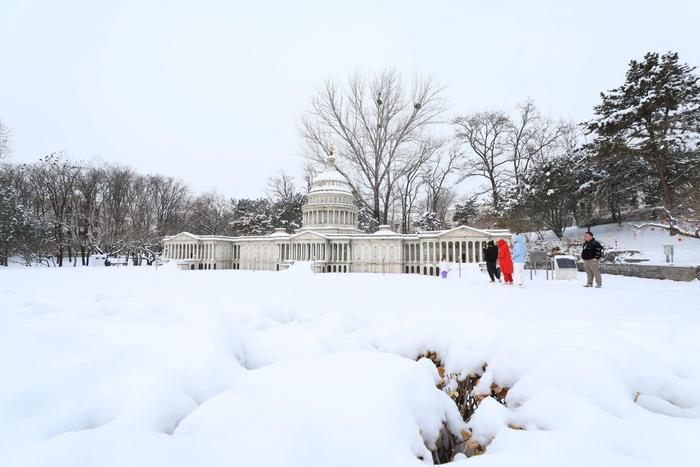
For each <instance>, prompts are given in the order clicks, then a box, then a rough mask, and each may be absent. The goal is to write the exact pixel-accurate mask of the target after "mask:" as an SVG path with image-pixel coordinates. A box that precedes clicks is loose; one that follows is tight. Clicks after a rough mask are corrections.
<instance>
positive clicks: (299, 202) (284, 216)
mask: <svg viewBox="0 0 700 467" xmlns="http://www.w3.org/2000/svg"><path fill="white" fill-rule="evenodd" d="M304 204H306V196H305V195H302V194H301V193H296V194H294V195H290V196H288V197H285V198H281V199H279V200H278V201H276V202H275V203H274V204H273V205H272V213H273V214H272V225H273V227H277V228H284V229H285V230H286V231H287V233H290V234H291V233H294V231H295V230H296V229H298V228H300V227H301V226H302V211H301V208H302V206H304Z"/></svg>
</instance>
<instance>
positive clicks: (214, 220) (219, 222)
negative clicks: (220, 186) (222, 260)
mask: <svg viewBox="0 0 700 467" xmlns="http://www.w3.org/2000/svg"><path fill="white" fill-rule="evenodd" d="M193 211H194V214H193V223H194V225H195V226H196V227H197V231H199V232H202V233H203V234H206V235H221V234H223V233H225V229H226V227H227V226H228V225H229V223H230V221H231V220H232V212H233V207H232V205H231V202H230V201H229V200H227V199H226V198H224V197H223V196H222V195H221V194H220V193H218V192H216V191H210V192H208V193H204V194H203V195H200V196H198V197H197V198H195V200H194V202H193Z"/></svg>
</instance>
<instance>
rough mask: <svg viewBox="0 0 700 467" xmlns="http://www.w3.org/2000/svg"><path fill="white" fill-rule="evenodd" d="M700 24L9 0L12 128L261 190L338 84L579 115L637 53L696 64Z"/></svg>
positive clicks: (315, 4)
mask: <svg viewBox="0 0 700 467" xmlns="http://www.w3.org/2000/svg"><path fill="white" fill-rule="evenodd" d="M380 3H381V4H380ZM534 5H536V6H534ZM699 20H700V2H697V1H693V0H687V1H667V0H665V1H656V2H651V1H614V2H613V1H591V0H587V1H579V2H574V1H563V0H560V1H556V2H554V1H552V2H549V1H547V2H545V1H540V2H536V1H530V2H520V1H490V2H486V1H461V2H460V1H438V0H432V1H428V0H424V1H407V0H403V1H386V2H379V1H363V0H346V1H344V2H331V1H329V0H326V1H306V2H292V1H284V2H282V1H279V2H263V1H260V2H254V1H246V2H236V1H224V0H197V1H188V2H185V1H174V0H167V1H165V0H164V1H149V0H138V1H136V0H135V1H118V0H112V1H99V0H90V1H75V0H61V1H53V0H43V1H39V0H37V1H30V0H24V1H23V0H0V120H2V121H3V122H4V124H5V125H6V126H7V127H9V129H10V130H11V140H12V148H13V154H12V160H14V161H32V160H36V159H37V158H38V157H39V156H40V155H43V154H47V153H50V152H53V151H57V150H65V151H67V152H68V153H69V154H70V155H71V156H72V157H74V158H78V159H90V158H93V157H99V158H101V159H104V160H107V161H117V162H121V163H124V164H128V165H131V166H133V167H134V168H136V169H137V170H139V171H141V172H144V173H155V172H157V173H163V174H166V175H171V176H175V177H178V178H181V179H183V180H184V181H186V182H187V183H188V184H189V185H190V186H192V187H193V188H194V189H195V190H198V191H204V190H207V189H210V188H217V189H219V190H220V191H221V192H223V193H225V194H227V195H230V196H237V197H240V196H257V195H260V194H261V193H262V190H263V189H264V187H265V183H266V180H267V177H268V176H269V175H270V174H272V173H274V172H275V171H276V170H278V169H285V170H288V171H290V172H292V173H295V174H298V173H299V172H300V171H299V167H300V164H301V159H300V157H299V148H300V144H299V138H298V133H297V128H298V122H299V118H300V115H301V113H302V112H303V110H304V109H305V108H307V106H308V102H309V99H310V97H311V95H312V94H313V92H314V90H315V89H317V88H318V87H319V86H320V85H321V84H322V83H323V81H324V80H326V79H327V78H337V79H345V78H346V77H347V76H348V75H349V74H350V73H353V72H356V71H359V72H362V73H368V72H376V71H380V70H382V69H383V68H385V67H388V66H395V67H397V68H398V69H399V70H401V71H402V72H404V73H405V74H406V75H407V76H408V77H410V76H413V75H415V74H429V75H431V76H433V77H434V78H435V79H437V80H438V81H440V82H441V83H442V84H444V85H445V86H446V87H447V94H446V96H447V98H448V101H449V105H450V110H449V112H450V115H454V114H457V113H468V112H473V111H478V110H484V109H503V110H511V109H512V108H513V107H514V106H515V105H516V104H517V103H518V102H520V101H522V100H524V99H525V98H527V97H528V96H530V97H532V98H534V99H535V101H536V103H537V104H538V106H539V107H540V108H542V109H543V110H544V111H545V112H546V113H549V114H551V115H553V116H562V117H565V118H571V119H574V120H577V121H580V120H584V119H587V118H589V117H590V116H591V111H592V107H593V105H595V104H596V103H597V101H598V94H599V92H600V91H602V90H606V89H610V88H612V87H616V86H618V85H620V84H621V83H622V81H623V79H624V73H625V70H626V67H627V63H628V61H629V60H630V59H632V58H641V57H642V56H643V55H644V53H645V52H647V51H659V52H664V51H667V50H674V51H677V52H679V53H680V56H681V60H682V61H685V62H688V63H690V64H691V65H700V32H698V31H699V30H698V21H699Z"/></svg>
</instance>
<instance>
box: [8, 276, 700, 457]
mask: <svg viewBox="0 0 700 467" xmlns="http://www.w3.org/2000/svg"><path fill="white" fill-rule="evenodd" d="M580 277H581V276H580ZM604 281H605V285H604V288H603V289H584V288H582V287H581V285H582V282H581V281H578V282H553V281H545V280H544V275H542V274H540V275H539V276H538V277H537V280H535V281H532V282H528V283H527V287H526V288H525V289H519V288H517V287H507V286H502V285H499V284H490V283H488V282H487V280H486V278H485V276H483V275H481V274H480V273H478V272H476V271H475V270H473V269H472V270H468V269H465V270H463V274H462V278H461V279H458V278H457V274H456V271H452V272H451V273H450V277H449V278H448V279H447V280H441V279H438V278H433V277H423V276H408V275H386V276H382V275H368V274H324V275H314V274H311V273H308V272H307V271H305V270H304V269H303V268H301V267H297V268H295V270H293V271H291V272H290V271H288V272H281V273H274V272H247V271H178V270H175V269H173V268H172V267H161V268H158V269H156V268H145V267H144V268H75V269H71V268H66V269H57V268H26V269H5V270H0V375H2V383H1V384H0V465H2V466H12V467H25V466H27V467H28V466H42V467H44V466H56V467H58V466H60V467H73V466H76V467H77V466H81V467H83V466H84V467H88V466H90V467H93V466H130V467H135V466H142V467H153V466H168V467H178V466H207V467H212V466H239V465H240V466H299V467H313V466H323V467H329V466H341V465H342V466H362V467H368V466H377V467H380V466H381V467H387V466H411V465H416V466H419V465H424V463H430V462H432V457H431V454H430V452H429V450H428V448H427V447H426V444H427V445H428V447H431V443H433V442H434V441H435V440H436V438H437V437H438V433H439V431H440V429H441V428H442V426H443V424H446V426H447V427H448V429H449V430H450V431H451V432H452V434H453V435H454V436H459V435H460V431H462V430H465V429H471V430H472V433H473V434H472V441H477V442H478V443H480V444H482V445H486V452H485V454H482V455H480V456H475V457H471V458H469V459H466V458H461V459H460V460H457V461H456V462H454V464H452V465H455V466H468V465H478V466H513V465H518V466H521V467H522V466H557V467H562V466H615V467H620V466H635V467H636V466H697V465H700V443H698V440H699V439H700V344H699V343H700V300H698V297H700V282H697V281H696V282H693V283H678V282H669V281H653V280H644V279H635V278H627V277H617V276H604ZM428 350H430V351H435V352H437V353H438V356H439V358H440V359H441V360H442V361H443V363H444V366H445V369H446V374H447V378H449V377H450V375H451V374H455V375H458V376H459V377H466V376H467V375H468V374H470V373H476V374H480V373H483V374H482V375H481V379H480V382H479V385H478V386H477V390H476V392H478V393H481V392H487V391H488V390H489V388H490V387H491V384H492V383H493V384H496V385H498V386H500V387H503V388H510V389H509V390H508V392H507V396H506V398H505V401H506V405H505V406H504V405H501V404H500V403H499V402H497V401H496V399H492V398H486V399H484V400H483V401H482V402H481V404H480V405H479V407H478V408H477V409H476V412H475V413H474V415H473V416H472V418H471V420H470V422H469V423H468V424H467V425H465V424H464V422H463V421H462V420H461V418H460V416H459V413H458V411H457V408H456V406H455V404H454V402H453V401H452V399H451V398H450V397H449V396H448V395H447V394H446V393H445V392H443V391H442V390H441V389H438V387H436V383H437V382H438V381H439V376H438V370H437V368H436V367H435V365H434V364H433V363H432V362H431V361H429V360H427V359H423V360H421V361H418V362H416V361H415V358H416V357H417V356H418V355H419V354H421V353H423V352H426V351H428ZM485 363H486V364H487V366H486V367H485V368H486V370H485V372H483V368H484V366H483V365H484V364H485ZM481 389H483V390H484V391H481ZM517 427H522V428H524V429H516V428H517ZM460 457H461V456H458V458H460ZM420 458H423V460H420Z"/></svg>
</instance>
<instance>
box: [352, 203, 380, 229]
mask: <svg viewBox="0 0 700 467" xmlns="http://www.w3.org/2000/svg"><path fill="white" fill-rule="evenodd" d="M355 206H357V228H358V229H360V230H362V231H364V232H367V233H372V232H376V231H377V227H379V220H377V218H376V217H375V216H374V213H373V212H372V211H371V210H370V209H369V208H367V206H365V205H364V204H362V203H361V202H360V200H357V199H356V200H355Z"/></svg>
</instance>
